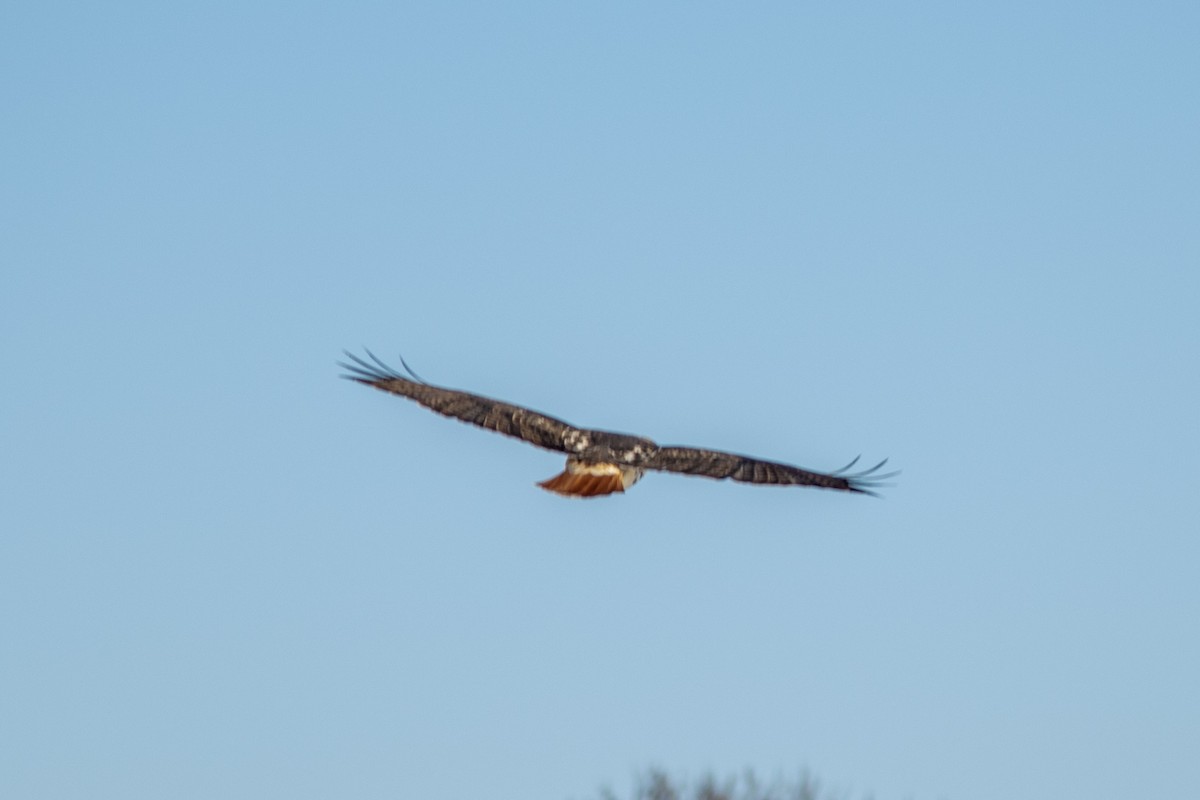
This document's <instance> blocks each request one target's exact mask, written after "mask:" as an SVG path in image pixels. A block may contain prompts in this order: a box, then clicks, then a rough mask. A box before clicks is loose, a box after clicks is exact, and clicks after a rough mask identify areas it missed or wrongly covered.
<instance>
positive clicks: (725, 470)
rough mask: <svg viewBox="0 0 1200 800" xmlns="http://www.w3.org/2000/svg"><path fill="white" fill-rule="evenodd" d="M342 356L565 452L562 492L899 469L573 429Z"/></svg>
mask: <svg viewBox="0 0 1200 800" xmlns="http://www.w3.org/2000/svg"><path fill="white" fill-rule="evenodd" d="M346 356H347V358H349V359H350V360H351V361H352V362H353V363H351V364H346V363H342V362H338V366H340V367H342V368H343V369H345V370H347V371H348V372H349V373H350V374H348V375H343V376H342V377H344V378H348V379H350V380H352V381H357V382H358V383H362V384H365V385H367V386H373V387H375V388H376V389H379V390H381V391H384V392H391V393H392V394H398V395H400V396H401V397H407V398H408V399H410V400H415V401H417V402H418V403H420V404H421V405H423V406H425V407H426V408H428V409H430V410H431V411H436V412H437V413H439V414H443V415H445V416H447V417H453V418H455V419H459V420H462V421H463V422H469V423H471V424H472V425H478V426H479V427H481V428H487V429H488V430H491V431H496V432H497V433H503V434H504V435H505V436H513V437H515V438H517V439H524V440H525V441H527V442H529V443H530V444H534V445H537V446H538V447H544V448H546V449H547V450H556V451H558V452H560V453H566V454H567V468H566V469H565V470H564V471H563V472H561V473H559V474H558V475H555V476H554V477H553V478H550V479H549V480H545V481H542V482H541V483H539V484H538V486H541V487H542V488H543V489H547V490H549V491H551V492H557V493H558V494H561V495H564V496H567V497H597V496H599V495H605V494H612V493H614V492H624V491H625V490H626V489H628V488H629V487H630V486H632V485H633V484H635V483H637V481H638V480H639V479H640V478H641V477H642V474H643V473H644V472H645V470H648V469H653V470H660V471H662V472H678V473H682V474H684V475H703V476H705V477H708V478H732V479H733V480H735V481H743V482H745V483H762V484H771V485H775V486H816V487H819V488H822V489H840V490H842V491H846V492H857V493H859V494H874V492H872V491H871V489H873V488H878V487H879V486H880V485H881V481H884V480H887V479H888V478H890V477H892V476H894V475H897V474H898V473H895V472H892V473H888V474H886V475H881V474H879V469H880V468H881V467H882V466H883V465H884V464H886V463H887V459H886V458H885V459H884V460H883V461H880V462H879V463H878V464H876V465H875V466H873V467H871V468H870V469H867V470H863V471H861V472H857V473H854V474H847V470H849V469H850V468H851V467H853V466H854V465H855V464H856V463H858V459H857V458H855V459H854V460H853V461H851V462H850V463H849V464H847V465H846V466H844V467H842V468H841V469H840V470H837V471H836V472H832V473H822V472H810V471H808V470H806V469H800V468H799V467H793V466H789V465H788V464H776V463H774V462H771V461H760V460H758V459H756V458H750V457H749V456H740V455H736V454H734V453H723V452H721V451H719V450H700V449H697V448H694V447H675V446H665V445H658V444H655V443H654V442H652V441H651V440H649V439H643V438H642V437H640V436H629V435H627V434H624V433H611V432H609V431H595V430H588V429H585V428H576V427H575V426H573V425H569V424H567V423H566V422H563V421H562V420H560V419H555V418H554V417H550V416H547V415H545V414H541V413H539V412H537V411H533V410H531V409H528V408H522V407H521V406H515V405H512V404H510V403H504V402H501V401H499V400H493V399H491V398H490V397H482V396H480V395H477V394H471V393H470V392H460V391H458V390H456V389H446V388H443V387H441V386H433V385H432V384H429V383H426V382H425V381H423V380H421V378H419V377H418V376H417V375H416V373H414V372H413V371H412V370H411V369H409V366H408V364H405V363H404V359H403V358H401V359H400V363H401V364H402V365H403V366H404V369H405V370H406V371H407V372H408V376H407V377H406V376H404V375H401V374H400V373H398V372H396V371H395V370H393V369H392V368H391V367H389V366H387V365H386V364H384V363H383V362H382V361H380V360H379V359H378V358H376V357H375V354H374V353H372V352H371V351H370V350H368V351H367V356H368V357H369V358H370V359H371V361H372V362H374V363H368V362H367V361H364V360H363V359H361V358H359V357H358V356H356V355H354V354H353V353H350V352H349V351H347V352H346Z"/></svg>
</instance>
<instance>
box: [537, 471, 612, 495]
mask: <svg viewBox="0 0 1200 800" xmlns="http://www.w3.org/2000/svg"><path fill="white" fill-rule="evenodd" d="M538 486H540V487H542V488H543V489H545V490H546V491H549V492H554V493H555V494H561V495H563V496H564V497H601V496H602V495H606V494H613V493H614V492H624V491H625V484H624V482H623V481H622V480H621V473H620V472H619V471H613V472H611V473H608V474H604V475H596V474H593V473H591V472H574V473H572V472H570V471H564V472H560V473H559V474H557V475H555V476H554V477H553V478H550V479H548V480H544V481H542V482H541V483H539V484H538Z"/></svg>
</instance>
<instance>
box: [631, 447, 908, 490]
mask: <svg viewBox="0 0 1200 800" xmlns="http://www.w3.org/2000/svg"><path fill="white" fill-rule="evenodd" d="M857 463H858V459H857V458H856V459H854V460H853V461H851V462H850V463H849V464H847V465H846V466H844V467H842V468H841V469H839V470H837V471H836V472H830V473H824V472H810V471H809V470H806V469H801V468H800V467H793V466H791V465H789V464H777V463H775V462H773V461H760V460H759V459H757V458H750V457H749V456H739V455H737V454H736V453H723V452H721V451H720V450H700V449H698V448H695V447H660V448H658V450H657V451H655V452H654V454H653V455H651V456H650V457H649V458H647V459H646V460H645V461H644V462H642V463H641V465H640V466H641V467H642V468H644V469H657V470H662V471H663V472H679V473H683V474H684V475H703V476H704V477H706V478H718V479H720V478H732V479H733V480H735V481H742V482H743V483H766V484H774V485H777V486H789V485H790V486H819V487H822V488H825V489H841V490H842V491H846V492H858V493H860V494H874V492H873V491H871V490H872V489H873V488H877V487H878V486H880V482H881V481H884V480H887V479H888V478H890V477H892V476H894V475H896V474H898V473H895V472H891V473H887V474H885V475H880V474H879V469H880V467H882V466H883V465H884V464H886V463H887V459H886V458H885V459H884V460H883V461H880V462H879V463H878V464H876V465H875V466H873V467H871V468H870V469H867V470H862V471H860V472H856V473H848V472H847V470H849V469H850V468H851V467H853V466H854V465H855V464H857Z"/></svg>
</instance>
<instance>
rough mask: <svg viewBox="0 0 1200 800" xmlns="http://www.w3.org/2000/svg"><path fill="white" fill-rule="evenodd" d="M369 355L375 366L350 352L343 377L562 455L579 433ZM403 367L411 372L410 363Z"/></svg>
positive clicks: (571, 428) (534, 414) (514, 407)
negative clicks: (571, 436)
mask: <svg viewBox="0 0 1200 800" xmlns="http://www.w3.org/2000/svg"><path fill="white" fill-rule="evenodd" d="M367 355H368V356H369V357H370V358H371V360H372V361H374V362H375V363H374V364H369V363H367V362H366V361H364V360H363V359H361V358H359V357H358V356H356V355H354V354H353V353H350V352H347V353H346V357H347V358H349V359H350V360H351V361H353V362H354V363H353V364H347V363H344V362H338V366H340V367H342V368H343V369H345V370H347V371H348V372H349V373H350V374H348V375H346V376H344V377H346V378H349V379H350V380H352V381H357V382H358V383H361V384H364V385H366V386H372V387H374V388H376V389H379V390H381V391H384V392H391V393H392V394H398V395H400V396H401V397H407V398H408V399H410V400H415V401H417V402H418V403H420V404H421V405H423V406H425V407H426V408H428V409H429V410H430V411H436V412H437V413H439V414H442V415H444V416H447V417H453V418H454V419H459V420H462V421H463V422H469V423H471V424H472V425H478V426H479V427H481V428H487V429H488V430H490V431H495V432H496V433H502V434H504V435H505V436H514V437H516V438H518V439H523V440H524V441H526V442H529V443H530V444H533V445H536V446H538V447H544V448H546V449H547V450H555V451H558V452H560V453H565V452H567V447H566V445H565V444H564V443H563V439H564V436H565V435H566V434H567V433H569V432H571V431H576V430H578V429H577V428H573V427H572V426H570V425H568V424H567V423H565V422H563V421H562V420H561V419H555V418H554V417H551V416H547V415H546V414H539V413H538V412H536V411H533V410H531V409H528V408H522V407H521V406H515V405H512V404H511V403H504V402H501V401H500V400H493V399H492V398H490V397H483V396H482V395H477V394H471V393H470V392H461V391H458V390H456V389H445V388H442V387H440V386H433V385H432V384H428V383H425V382H424V381H422V380H420V379H416V380H413V379H410V378H406V377H404V376H403V375H401V374H400V373H398V372H396V371H394V370H392V369H391V368H390V367H388V366H387V365H386V364H384V363H383V362H381V361H380V360H379V359H377V358H376V357H375V356H374V354H372V353H371V351H369V350H368V351H367ZM401 363H403V362H401ZM404 367H405V369H408V365H407V364H405V365H404ZM408 371H409V374H410V375H411V376H412V378H417V376H416V374H415V373H413V372H412V370H411V369H409V370H408Z"/></svg>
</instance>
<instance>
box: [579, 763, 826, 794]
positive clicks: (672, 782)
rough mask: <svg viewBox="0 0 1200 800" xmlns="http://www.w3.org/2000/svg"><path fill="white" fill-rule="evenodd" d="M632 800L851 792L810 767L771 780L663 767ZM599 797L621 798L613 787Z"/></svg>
mask: <svg viewBox="0 0 1200 800" xmlns="http://www.w3.org/2000/svg"><path fill="white" fill-rule="evenodd" d="M628 798H629V800H849V795H848V794H844V793H841V792H831V791H828V790H823V789H822V787H821V785H820V783H819V782H818V781H817V779H816V778H814V777H813V776H812V774H811V773H809V772H808V771H807V770H804V771H802V772H801V773H800V775H799V777H797V778H795V779H794V780H785V779H776V780H773V781H771V782H769V783H767V782H764V781H762V780H760V779H759V778H758V777H757V776H756V775H755V774H754V773H753V772H752V771H749V770H747V771H746V772H744V773H742V774H741V775H740V776H733V777H729V778H725V779H723V780H718V779H717V778H716V777H715V776H713V775H711V774H709V775H705V776H704V777H702V778H700V779H699V780H698V781H686V780H682V779H679V778H672V777H671V776H670V775H668V774H667V773H666V772H664V771H663V770H661V769H650V770H647V771H646V772H645V773H643V774H642V775H640V776H638V778H637V781H636V784H635V786H634V789H633V793H632V794H631V795H629V796H628ZM599 800H622V796H621V795H618V794H616V793H615V792H613V790H612V789H610V788H605V789H602V790H601V792H600V797H599Z"/></svg>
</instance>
